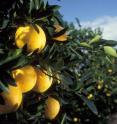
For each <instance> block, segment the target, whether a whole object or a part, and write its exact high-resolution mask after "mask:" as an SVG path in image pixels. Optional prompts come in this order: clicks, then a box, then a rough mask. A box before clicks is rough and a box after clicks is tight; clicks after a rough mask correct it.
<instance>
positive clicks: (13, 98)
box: [0, 85, 22, 114]
mask: <svg viewBox="0 0 117 124" xmlns="http://www.w3.org/2000/svg"><path fill="white" fill-rule="evenodd" d="M8 88H9V91H8V92H7V91H3V92H2V93H1V94H0V95H1V96H2V97H3V99H4V101H5V105H0V114H5V113H10V112H14V111H16V110H17V109H18V108H19V106H20V104H21V102H22V92H21V90H20V88H19V87H18V86H11V85H9V86H8Z"/></svg>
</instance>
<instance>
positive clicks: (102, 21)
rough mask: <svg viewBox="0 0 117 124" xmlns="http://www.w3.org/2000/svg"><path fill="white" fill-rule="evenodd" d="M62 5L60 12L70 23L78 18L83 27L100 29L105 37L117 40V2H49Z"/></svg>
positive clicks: (94, 0)
mask: <svg viewBox="0 0 117 124" xmlns="http://www.w3.org/2000/svg"><path fill="white" fill-rule="evenodd" d="M48 1H49V3H50V4H57V5H60V6H61V8H60V12H61V14H62V15H63V18H64V19H65V20H67V21H68V22H74V24H75V23H76V21H75V17H78V18H79V20H80V23H81V25H82V26H83V27H92V28H93V29H95V28H98V27H100V28H101V30H102V31H103V37H104V38H106V39H113V40H117V0H61V1H57V0H48Z"/></svg>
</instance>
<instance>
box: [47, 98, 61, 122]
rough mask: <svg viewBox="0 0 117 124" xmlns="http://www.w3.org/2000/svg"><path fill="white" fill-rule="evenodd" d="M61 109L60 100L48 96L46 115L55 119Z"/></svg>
mask: <svg viewBox="0 0 117 124" xmlns="http://www.w3.org/2000/svg"><path fill="white" fill-rule="evenodd" d="M59 111H60V103H59V101H58V100H56V99H55V98H52V97H48V99H47V100H46V106H45V117H46V118H47V119H50V120H52V119H54V118H55V117H56V116H57V114H58V113H59Z"/></svg>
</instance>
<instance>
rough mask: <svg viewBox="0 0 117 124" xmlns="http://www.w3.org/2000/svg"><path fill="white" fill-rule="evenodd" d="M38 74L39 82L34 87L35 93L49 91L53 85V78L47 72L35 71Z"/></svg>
mask: <svg viewBox="0 0 117 124" xmlns="http://www.w3.org/2000/svg"><path fill="white" fill-rule="evenodd" d="M35 70H36V72H37V81H36V85H35V87H34V89H33V90H34V91H36V92H39V93H43V92H45V91H47V90H48V88H49V87H50V86H51V85H52V81H53V78H52V77H50V76H49V75H48V73H47V71H45V70H41V69H35Z"/></svg>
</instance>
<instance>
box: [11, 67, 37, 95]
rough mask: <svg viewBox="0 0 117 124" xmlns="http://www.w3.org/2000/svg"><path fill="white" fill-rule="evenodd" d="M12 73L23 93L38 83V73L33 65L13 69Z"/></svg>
mask: <svg viewBox="0 0 117 124" xmlns="http://www.w3.org/2000/svg"><path fill="white" fill-rule="evenodd" d="M12 74H13V78H14V79H15V81H16V82H17V84H18V85H19V87H20V88H21V91H22V92H23V93H25V92H28V91H30V90H31V89H32V88H33V87H34V86H35V84H36V80H37V75H36V72H35V69H34V68H33V67H32V66H31V65H27V66H24V67H22V68H19V69H16V70H13V71H12Z"/></svg>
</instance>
